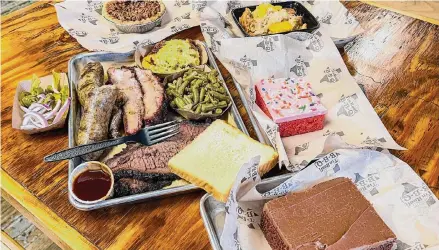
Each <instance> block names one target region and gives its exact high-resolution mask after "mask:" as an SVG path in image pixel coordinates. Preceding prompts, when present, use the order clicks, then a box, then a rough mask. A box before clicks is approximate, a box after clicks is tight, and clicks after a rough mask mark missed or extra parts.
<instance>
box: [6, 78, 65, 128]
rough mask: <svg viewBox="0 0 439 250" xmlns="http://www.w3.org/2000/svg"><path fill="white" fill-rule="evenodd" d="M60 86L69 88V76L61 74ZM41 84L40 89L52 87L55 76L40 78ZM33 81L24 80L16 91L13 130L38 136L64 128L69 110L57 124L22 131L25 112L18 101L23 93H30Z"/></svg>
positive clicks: (13, 108)
mask: <svg viewBox="0 0 439 250" xmlns="http://www.w3.org/2000/svg"><path fill="white" fill-rule="evenodd" d="M60 76H61V77H60V86H64V85H67V86H68V80H67V74H65V73H60ZM40 80H41V83H40V87H42V88H43V89H46V88H47V86H49V85H52V82H53V76H52V75H48V76H44V77H42V78H40ZM31 84H32V82H31V80H24V81H21V82H19V83H18V85H17V88H16V90H15V96H14V104H13V107H12V128H14V129H17V130H20V131H21V132H23V133H25V134H36V133H41V132H46V131H50V130H54V129H58V128H62V127H64V125H65V120H66V118H67V114H68V109H67V110H66V111H65V112H64V114H63V116H62V117H61V119H60V120H59V121H57V122H56V123H52V124H50V125H49V126H47V127H44V128H35V129H29V130H28V129H21V125H22V123H23V119H24V117H23V116H24V111H23V110H21V108H20V102H19V99H18V96H19V94H20V93H21V92H22V91H28V92H29V91H30V89H31Z"/></svg>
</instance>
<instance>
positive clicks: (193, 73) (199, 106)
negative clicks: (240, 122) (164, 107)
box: [166, 69, 230, 114]
mask: <svg viewBox="0 0 439 250" xmlns="http://www.w3.org/2000/svg"><path fill="white" fill-rule="evenodd" d="M166 94H167V96H168V97H169V98H170V99H171V107H172V108H175V109H183V110H188V111H192V112H194V113H196V114H221V113H222V112H223V110H224V109H225V108H227V107H228V106H229V103H230V98H229V95H228V94H227V91H226V89H225V88H224V87H223V85H222V84H221V82H220V80H219V79H218V71H216V70H212V71H210V72H204V71H201V70H198V69H189V70H187V71H186V72H185V73H184V74H183V76H181V77H179V78H177V79H175V80H174V81H173V82H169V83H168V85H167V87H166Z"/></svg>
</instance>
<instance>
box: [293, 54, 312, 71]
mask: <svg viewBox="0 0 439 250" xmlns="http://www.w3.org/2000/svg"><path fill="white" fill-rule="evenodd" d="M295 62H296V64H295V65H294V66H293V67H292V68H291V69H290V72H294V74H296V76H306V72H307V68H309V62H305V61H304V60H303V59H302V57H300V56H299V57H297V58H296V60H295Z"/></svg>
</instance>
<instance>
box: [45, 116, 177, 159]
mask: <svg viewBox="0 0 439 250" xmlns="http://www.w3.org/2000/svg"><path fill="white" fill-rule="evenodd" d="M179 127H180V124H179V122H178V121H171V122H165V123H162V124H157V125H154V126H150V127H145V128H143V129H141V130H140V131H139V132H137V133H136V134H134V135H129V136H124V137H120V138H116V139H112V140H107V141H101V142H96V143H91V144H85V145H80V146H77V147H73V148H69V149H66V150H63V151H59V152H56V153H54V154H51V155H48V156H46V157H44V161H45V162H52V161H61V160H66V159H71V158H74V157H77V156H81V155H85V154H88V153H92V152H96V151H99V150H102V149H105V148H108V147H112V146H116V145H119V144H122V143H125V142H140V143H142V144H144V145H146V146H149V145H152V144H156V143H158V142H161V141H164V140H166V139H168V138H170V137H172V136H174V135H176V134H178V133H179Z"/></svg>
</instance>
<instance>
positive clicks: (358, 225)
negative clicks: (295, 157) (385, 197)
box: [262, 178, 396, 250]
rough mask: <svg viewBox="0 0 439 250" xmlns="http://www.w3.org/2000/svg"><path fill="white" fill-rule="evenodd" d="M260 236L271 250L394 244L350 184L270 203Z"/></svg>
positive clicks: (374, 249)
mask: <svg viewBox="0 0 439 250" xmlns="http://www.w3.org/2000/svg"><path fill="white" fill-rule="evenodd" d="M262 231H263V232H264V235H265V237H266V239H267V241H268V243H269V244H270V246H271V247H272V249H273V250H277V249H300V250H314V249H327V250H344V249H361V250H363V249H364V250H366V249H367V250H378V249H379V250H390V249H392V247H393V245H394V243H395V240H396V236H395V234H394V233H393V232H392V231H391V230H390V229H389V227H387V225H386V224H385V223H384V221H383V220H382V219H381V218H380V217H379V215H378V214H377V213H376V211H375V209H374V208H373V206H372V205H371V204H370V203H369V201H367V200H366V198H364V196H363V195H362V194H361V193H360V191H358V189H357V188H356V186H355V185H354V184H353V183H352V182H351V181H350V180H349V179H348V178H336V179H333V180H330V181H327V182H323V183H320V184H318V185H315V186H314V187H312V188H309V189H307V190H305V191H302V192H298V193H291V194H288V195H286V196H284V197H281V198H277V199H274V200H272V201H269V202H267V203H266V204H265V205H264V209H263V213H262Z"/></svg>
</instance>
